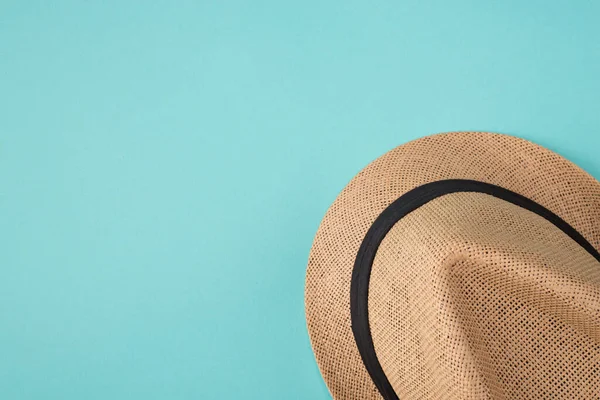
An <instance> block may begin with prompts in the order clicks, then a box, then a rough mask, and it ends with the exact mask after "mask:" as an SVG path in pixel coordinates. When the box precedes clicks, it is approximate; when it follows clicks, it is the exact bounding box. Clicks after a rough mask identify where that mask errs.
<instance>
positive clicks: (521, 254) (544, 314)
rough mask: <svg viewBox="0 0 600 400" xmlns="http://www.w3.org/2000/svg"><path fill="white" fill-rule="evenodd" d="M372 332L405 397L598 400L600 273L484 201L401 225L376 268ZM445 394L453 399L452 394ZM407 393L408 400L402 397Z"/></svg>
mask: <svg viewBox="0 0 600 400" xmlns="http://www.w3.org/2000/svg"><path fill="white" fill-rule="evenodd" d="M368 296H369V301H368V307H369V325H370V329H371V334H372V339H373V344H374V347H375V351H376V354H377V358H378V360H379V362H380V364H381V367H382V369H383V371H384V373H385V375H386V377H387V379H388V380H389V381H390V383H391V385H392V387H393V388H394V391H395V392H396V393H397V394H398V396H399V398H400V399H402V398H414V397H416V398H423V399H427V398H442V397H443V398H447V399H465V398H506V397H508V398H517V397H518V396H519V393H523V392H524V391H526V392H528V393H530V394H531V395H532V396H533V397H532V398H548V397H551V396H552V394H553V393H554V390H555V387H556V382H555V379H556V376H561V377H563V379H564V380H565V382H564V383H563V384H562V387H563V389H564V390H565V393H568V394H569V395H570V396H572V398H591V397H592V395H593V393H592V392H590V391H591V390H594V389H593V388H597V387H600V374H598V373H594V370H593V369H590V368H589V359H590V358H591V359H596V360H598V363H600V330H599V329H598V321H600V265H599V264H598V261H597V260H596V259H595V258H594V257H593V256H592V255H591V254H590V253H588V252H587V251H586V250H585V249H583V248H582V247H581V246H580V245H579V244H578V243H577V242H575V241H574V240H573V239H572V238H570V237H569V236H568V235H567V234H565V233H564V232H563V231H562V230H560V229H559V228H557V227H556V226H555V225H553V224H552V223H551V222H549V221H547V220H546V219H544V218H543V217H541V216H539V215H537V214H535V213H533V212H531V211H529V210H526V209H524V208H521V207H519V206H517V205H514V204H511V203H509V202H507V201H504V200H502V199H498V198H495V197H492V196H490V195H488V194H483V193H453V194H448V195H444V196H441V197H439V198H437V199H434V200H432V201H431V202H429V203H427V204H425V205H423V206H421V207H420V208H418V209H417V210H415V211H413V212H411V213H409V214H408V215H406V216H405V217H404V218H402V219H400V220H399V221H398V222H397V223H396V224H395V225H394V226H393V228H392V229H391V230H390V231H389V232H388V233H387V235H386V236H385V238H384V239H383V240H382V242H381V244H380V246H379V248H378V251H377V254H376V256H375V260H374V262H373V267H372V270H371V277H370V284H369V294H368ZM442 395H443V396H442ZM403 396H404V397H403Z"/></svg>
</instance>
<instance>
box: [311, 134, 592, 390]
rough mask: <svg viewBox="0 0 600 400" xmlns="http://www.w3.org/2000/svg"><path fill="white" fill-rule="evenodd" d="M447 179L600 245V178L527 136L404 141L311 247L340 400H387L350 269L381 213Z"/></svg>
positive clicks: (315, 296)
mask: <svg viewBox="0 0 600 400" xmlns="http://www.w3.org/2000/svg"><path fill="white" fill-rule="evenodd" d="M448 179H465V180H474V181H480V182H484V183H489V184H492V185H496V186H500V187H502V188H505V189H507V190H510V191H512V192H515V193H518V194H520V195H522V196H525V197H526V198H528V199H531V200H532V201H535V202H536V203H538V204H540V205H541V206H543V207H545V208H547V209H548V210H550V211H552V212H553V213H555V214H556V215H558V216H559V217H560V218H562V219H563V220H564V221H566V222H567V223H568V224H569V225H570V226H572V227H573V228H574V229H575V230H577V231H578V232H579V233H580V234H581V235H582V236H583V237H584V238H585V239H586V240H587V241H588V242H589V243H591V244H592V245H593V246H594V248H596V249H598V248H599V244H600V229H599V228H600V225H599V223H598V222H597V221H600V183H599V182H598V181H596V180H595V179H594V178H593V177H592V176H591V175H589V174H588V173H586V172H585V171H583V170H582V169H581V168H579V167H578V166H576V165H575V164H573V163H571V162H569V161H568V160H566V159H564V158H563V157H561V156H559V155H558V154H555V153H553V152H551V151H549V150H547V149H545V148H543V147H541V146H538V145H536V144H533V143H531V142H528V141H526V140H523V139H520V138H516V137H512V136H507V135H500V134H494V133H484V132H451V133H445V134H438V135H433V136H428V137H424V138H421V139H418V140H415V141H413V142H410V143H407V144H405V145H402V146H399V147H397V148H395V149H394V150H392V151H390V152H388V153H387V154H385V155H383V156H382V157H380V158H378V159H377V160H375V161H374V162H372V163H371V164H369V165H368V166H367V167H366V168H365V169H363V170H362V171H361V172H360V173H359V174H358V175H357V176H356V177H355V178H354V179H352V181H351V182H350V183H349V184H348V185H347V186H346V187H345V188H344V190H343V191H342V192H341V194H340V195H339V196H338V198H337V199H336V200H335V202H334V203H333V205H332V206H331V207H330V209H329V210H328V211H327V213H326V215H325V217H324V219H323V221H322V223H321V225H320V227H319V229H318V231H317V234H316V237H315V240H314V243H313V247H312V249H311V252H310V257H309V263H308V270H307V276H306V292H305V305H306V318H307V325H308V331H309V334H310V339H311V344H312V347H313V351H314V353H315V357H316V360H317V363H318V365H319V368H320V370H321V374H322V375H323V378H324V379H325V382H326V383H327V386H328V388H329V390H330V392H331V394H332V396H333V397H334V398H335V399H337V400H340V399H367V400H369V399H381V395H380V394H379V392H378V390H377V388H376V387H375V385H374V384H373V382H372V381H371V378H370V376H369V374H368V372H367V370H366V368H365V367H364V365H363V361H362V359H361V356H360V353H359V351H358V348H357V346H356V343H355V340H354V336H353V332H352V326H351V315H350V287H351V279H352V270H353V267H354V262H355V258H356V255H357V252H358V250H359V247H360V245H361V243H362V241H363V239H364V237H365V235H366V233H367V231H368V230H369V228H370V227H371V225H372V224H373V222H374V221H375V219H376V218H377V217H378V216H379V215H380V214H381V212H382V211H383V210H384V209H386V208H387V207H388V206H389V205H390V204H391V203H392V202H394V201H395V200H396V199H398V198H399V197H400V196H402V195H403V194H405V193H407V192H409V191H410V190H412V189H414V188H416V187H419V186H422V185H425V184H428V183H431V182H436V181H442V180H448Z"/></svg>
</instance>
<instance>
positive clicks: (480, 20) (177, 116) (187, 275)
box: [0, 0, 600, 400]
mask: <svg viewBox="0 0 600 400" xmlns="http://www.w3.org/2000/svg"><path fill="white" fill-rule="evenodd" d="M599 16H600V2H597V1H572V0H570V1H567V0H565V1H548V0H545V1H541V0H529V1H503V2H491V1H466V0H465V1H435V2H432V1H377V2H373V1H338V2H327V1H293V2H290V1H261V0H255V1H247V2H238V1H212V2H209V1H202V0H201V1H185V0H183V1H17V0H15V1H8V2H7V1H2V0H0V227H1V229H0V399H3V400H29V399H36V400H37V399H40V400H41V399H44V400H46V399H60V400H75V399H77V400H80V399H86V400H94V399H102V400H105V399H106V400H108V399H110V400H120V399H127V400H131V399H144V400H152V399H161V400H162V399H169V400H177V399H261V400H267V399H328V398H329V394H328V391H327V388H326V387H325V384H324V383H323V382H322V379H321V377H320V374H319V371H318V368H317V366H316V363H315V361H314V358H313V355H312V352H311V349H310V344H309V340H308V335H307V332H306V327H305V322H304V304H303V302H304V301H303V290H304V274H305V266H306V261H307V257H308V251H309V248H310V246H311V243H312V239H313V236H314V233H315V231H316V229H317V226H318V224H319V222H320V220H321V218H322V216H323V214H324V213H325V211H326V209H327V207H328V206H329V205H330V204H331V202H332V201H333V200H334V198H335V197H336V195H337V193H338V192H339V191H340V190H341V189H342V188H343V187H344V185H345V184H346V183H347V182H348V181H349V180H350V179H351V178H352V176H354V174H356V173H357V172H358V171H359V170H360V169H361V168H362V167H363V166H365V165H366V164H367V163H368V162H369V161H371V160H373V159H374V158H375V157H377V156H379V155H381V154H382V153H384V152H385V151H387V150H389V149H391V148H393V147H395V146H396V145H399V144H401V143H404V142H406V141H409V140H411V139H414V138H417V137H419V136H423V135H427V134H431V133H436V132H440V131H450V130H488V131H498V132H504V133H509V134H513V135H517V136H521V137H525V138H527V139H530V140H534V141H536V142H538V143H540V144H542V145H544V146H546V147H549V148H550V149H552V150H554V151H557V152H559V153H561V154H563V155H564V156H566V157H568V158H569V159H571V160H573V161H575V162H577V163H579V164H580V165H581V166H582V167H584V168H585V169H587V170H588V171H589V172H591V173H592V174H594V175H595V176H596V177H600V161H599V159H598V155H597V154H598V149H599V148H600V75H599V71H600V40H599V38H600V24H599V23H598V18H599Z"/></svg>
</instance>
